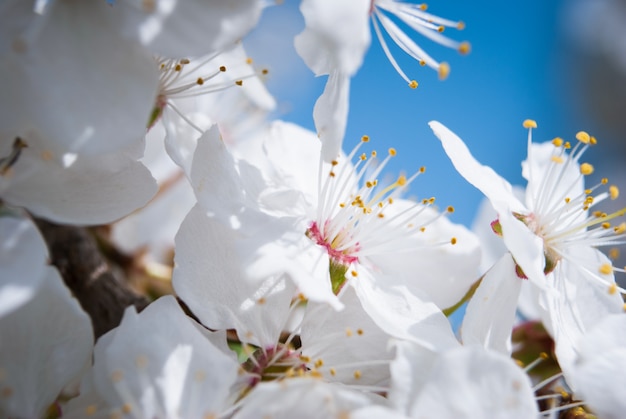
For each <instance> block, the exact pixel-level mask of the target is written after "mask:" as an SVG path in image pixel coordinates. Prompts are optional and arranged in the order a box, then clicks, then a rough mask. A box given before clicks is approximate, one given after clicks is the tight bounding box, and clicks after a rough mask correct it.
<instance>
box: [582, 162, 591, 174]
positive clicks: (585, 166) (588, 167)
mask: <svg viewBox="0 0 626 419" xmlns="http://www.w3.org/2000/svg"><path fill="white" fill-rule="evenodd" d="M580 173H582V174H583V175H585V176H587V175H590V174H592V173H593V166H592V165H590V164H589V163H583V164H581V165H580Z"/></svg>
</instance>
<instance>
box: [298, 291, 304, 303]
mask: <svg viewBox="0 0 626 419" xmlns="http://www.w3.org/2000/svg"><path fill="white" fill-rule="evenodd" d="M298 300H300V301H306V297H305V296H304V294H302V293H299V294H298Z"/></svg>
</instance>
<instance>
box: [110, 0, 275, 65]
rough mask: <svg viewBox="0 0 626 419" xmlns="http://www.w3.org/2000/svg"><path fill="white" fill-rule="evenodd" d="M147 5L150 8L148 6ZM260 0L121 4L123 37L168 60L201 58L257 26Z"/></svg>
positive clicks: (129, 1) (160, 0) (118, 5)
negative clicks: (137, 40)
mask: <svg viewBox="0 0 626 419" xmlns="http://www.w3.org/2000/svg"><path fill="white" fill-rule="evenodd" d="M146 4H148V5H147V6H146ZM262 5H263V3H262V2H260V1H259V0H229V1H228V2H223V1H219V0H211V1H202V0H186V1H172V0H156V1H154V2H150V3H145V2H142V1H141V0H126V1H123V0H120V1H117V2H116V4H114V5H113V7H114V8H119V9H120V18H121V19H124V27H123V30H124V33H125V34H126V35H127V36H129V37H131V38H132V39H139V41H140V42H141V43H142V44H143V45H146V46H148V47H149V48H150V49H151V50H152V51H154V52H155V53H157V54H159V55H164V56H167V57H186V56H199V55H203V54H208V53H213V52H216V51H220V50H222V49H223V48H225V47H227V46H229V45H231V44H234V43H235V42H237V41H239V40H240V39H241V38H242V37H243V36H244V35H245V34H246V33H248V31H249V30H250V29H252V28H253V27H254V25H256V23H257V21H258V19H259V17H260V16H261V9H262Z"/></svg>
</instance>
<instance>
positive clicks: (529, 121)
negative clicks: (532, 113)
mask: <svg viewBox="0 0 626 419" xmlns="http://www.w3.org/2000/svg"><path fill="white" fill-rule="evenodd" d="M522 126H523V127H524V128H537V122H536V121H535V120H533V119H526V120H524V122H522Z"/></svg>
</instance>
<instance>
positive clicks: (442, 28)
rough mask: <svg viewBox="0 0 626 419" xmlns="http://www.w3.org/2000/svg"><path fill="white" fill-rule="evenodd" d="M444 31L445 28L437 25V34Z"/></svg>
mask: <svg viewBox="0 0 626 419" xmlns="http://www.w3.org/2000/svg"><path fill="white" fill-rule="evenodd" d="M445 30H446V28H445V26H441V25H439V26H438V27H437V32H439V33H441V32H443V31H445Z"/></svg>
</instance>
